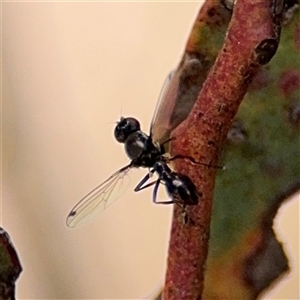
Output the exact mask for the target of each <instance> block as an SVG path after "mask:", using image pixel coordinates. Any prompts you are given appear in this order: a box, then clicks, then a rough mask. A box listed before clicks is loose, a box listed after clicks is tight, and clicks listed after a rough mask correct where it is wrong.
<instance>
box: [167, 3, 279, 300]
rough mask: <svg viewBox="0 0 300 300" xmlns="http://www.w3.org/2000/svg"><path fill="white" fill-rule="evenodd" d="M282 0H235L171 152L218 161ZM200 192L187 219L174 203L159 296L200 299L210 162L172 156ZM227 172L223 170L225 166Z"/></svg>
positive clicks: (267, 48)
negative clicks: (191, 161)
mask: <svg viewBox="0 0 300 300" xmlns="http://www.w3.org/2000/svg"><path fill="white" fill-rule="evenodd" d="M282 8H283V2H282V1H277V2H276V1H271V0H256V1H243V0H237V1H236V4H235V7H234V10H233V16H232V19H231V22H230V25H229V29H228V34H227V37H226V41H225V43H224V46H223V47H222V49H221V51H220V53H219V55H218V58H217V60H216V62H215V64H214V66H213V67H212V69H211V70H210V73H209V75H208V77H207V79H206V81H205V82H204V84H203V87H202V90H201V91H200V93H199V95H198V99H197V102H196V104H195V105H194V107H193V109H192V111H191V113H190V114H189V116H188V118H187V119H186V120H185V121H184V122H183V123H181V124H180V125H179V126H178V127H177V128H176V129H175V130H174V132H173V133H172V135H173V136H174V137H176V139H174V140H173V141H172V144H171V152H172V155H175V154H177V153H180V154H183V155H187V156H191V157H193V158H194V159H195V160H196V161H199V162H203V163H206V164H210V165H217V164H218V158H219V155H220V150H221V147H222V144H223V142H224V141H225V139H226V135H227V132H228V130H229V128H230V125H231V121H232V119H233V117H234V115H235V114H236V112H237V110H238V107H239V104H240V103H241V101H242V99H243V96H244V94H245V93H246V91H247V87H248V85H249V83H250V82H251V80H252V78H253V77H254V75H255V74H256V73H257V71H258V69H259V67H260V66H261V65H263V64H266V63H267V62H268V61H269V60H270V59H271V58H272V56H273V55H274V54H275V52H276V49H277V46H278V42H279V32H280V18H281V12H282ZM174 168H175V170H176V171H178V172H181V173H183V174H186V175H188V176H189V177H190V178H191V179H192V180H193V182H194V183H195V184H196V186H197V188H198V190H199V191H201V193H202V195H203V196H202V198H201V199H200V202H199V205H198V206H195V207H190V208H188V214H189V217H190V218H191V219H192V220H193V222H190V223H189V224H184V222H183V221H182V215H181V210H180V209H177V208H176V207H175V208H174V217H173V223H172V230H171V238H170V245H169V256H168V265H167V274H166V282H165V287H164V291H163V299H165V300H167V299H168V300H169V299H176V300H178V299H201V295H202V291H203V281H204V270H205V261H206V257H207V253H208V241H209V224H210V218H211V209H212V199H213V189H214V181H215V176H216V169H215V168H208V167H205V166H195V165H192V164H189V163H188V162H186V161H185V160H177V161H174ZM224 172H226V171H224Z"/></svg>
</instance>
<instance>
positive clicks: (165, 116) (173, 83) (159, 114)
mask: <svg viewBox="0 0 300 300" xmlns="http://www.w3.org/2000/svg"><path fill="white" fill-rule="evenodd" d="M174 75H175V76H174ZM177 85H178V76H176V74H175V71H172V72H170V74H169V75H168V77H167V78H166V79H165V82H164V84H163V87H162V89H161V91H160V94H159V97H158V101H157V104H156V108H155V112H154V115H153V118H152V122H151V127H150V135H151V137H152V138H153V140H154V141H155V142H158V143H160V144H162V143H163V142H164V139H165V140H167V139H168V135H170V134H169V133H168V131H169V130H168V129H169V128H170V127H171V124H170V118H169V116H170V112H172V111H173V110H174V105H175V98H176V94H177Z"/></svg>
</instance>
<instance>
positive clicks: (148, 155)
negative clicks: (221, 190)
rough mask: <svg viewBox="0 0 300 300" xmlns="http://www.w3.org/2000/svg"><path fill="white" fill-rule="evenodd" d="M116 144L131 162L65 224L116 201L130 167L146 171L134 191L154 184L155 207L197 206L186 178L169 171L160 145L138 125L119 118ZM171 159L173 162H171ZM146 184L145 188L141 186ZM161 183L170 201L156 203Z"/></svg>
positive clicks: (85, 200)
mask: <svg viewBox="0 0 300 300" xmlns="http://www.w3.org/2000/svg"><path fill="white" fill-rule="evenodd" d="M114 135H115V138H116V140H117V141H118V142H120V143H123V144H124V146H125V151H126V154H127V155H128V157H129V158H130V159H131V162H130V163H129V164H128V165H126V166H125V167H123V168H121V169H119V170H118V171H117V172H115V173H114V174H112V175H111V176H110V177H109V178H108V179H107V180H105V181H104V182H103V183H101V184H100V185H99V186H97V187H96V188H95V189H93V190H92V191H91V192H90V193H88V194H87V195H86V196H85V197H84V198H83V199H82V200H81V201H80V202H79V203H78V204H77V205H76V206H75V207H74V208H73V209H72V211H71V212H70V213H69V215H68V217H67V225H68V226H69V227H76V226H78V225H81V224H82V223H84V222H86V221H87V220H89V219H92V218H93V217H94V216H95V215H96V214H98V213H99V212H101V211H103V210H105V209H106V208H107V207H108V206H109V205H110V204H111V203H112V202H113V201H115V200H116V199H118V198H119V197H120V196H121V195H122V194H123V192H124V191H125V189H126V187H127V180H126V178H127V174H128V172H129V171H130V170H131V169H132V168H139V167H143V168H148V169H149V170H150V171H149V173H148V174H147V175H146V176H145V177H144V179H143V180H142V181H141V182H140V183H139V184H138V185H137V186H136V188H135V189H134V191H136V192H137V191H140V190H142V189H144V188H147V187H149V186H152V185H154V190H153V202H155V203H159V204H171V203H176V204H178V205H179V206H180V207H182V209H183V210H184V209H185V206H186V205H197V204H198V198H199V197H200V196H201V195H200V194H199V193H198V192H197V189H196V187H195V185H194V184H193V182H192V181H191V180H190V178H189V177H187V176H185V175H183V174H180V173H176V172H173V171H171V169H170V168H169V167H168V165H167V163H168V161H170V160H172V158H171V159H167V158H166V157H165V156H164V154H165V150H164V144H166V143H167V142H168V141H169V140H167V141H165V142H164V143H162V144H159V143H155V142H154V141H153V140H152V137H151V134H150V136H148V135H146V134H145V133H144V132H143V131H141V129H140V124H139V122H138V121H137V120H136V119H135V118H130V117H129V118H121V120H120V121H119V122H118V123H117V126H116V128H115V131H114ZM175 158H176V157H174V158H173V159H175ZM155 172H156V173H157V175H158V179H157V180H156V181H154V182H151V183H148V184H146V182H147V181H148V180H149V179H150V177H151V174H153V173H155ZM145 184H146V185H145ZM160 184H163V185H165V187H166V191H167V193H168V195H169V196H170V198H171V200H170V201H164V202H159V201H157V191H158V188H159V185H160Z"/></svg>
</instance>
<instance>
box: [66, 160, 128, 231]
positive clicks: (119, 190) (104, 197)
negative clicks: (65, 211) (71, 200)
mask: <svg viewBox="0 0 300 300" xmlns="http://www.w3.org/2000/svg"><path fill="white" fill-rule="evenodd" d="M131 167H132V166H131V164H129V165H127V166H125V167H123V168H121V169H120V170H118V171H117V172H115V173H114V174H112V175H111V176H110V177H109V178H108V179H107V180H105V181H104V182H102V183H101V184H100V185H98V186H97V187H96V188H94V189H93V190H92V191H91V192H89V193H88V194H87V195H86V196H85V197H83V198H82V199H81V200H80V201H79V202H78V203H77V204H76V205H75V207H74V208H73V209H72V210H71V212H70V213H69V215H68V217H67V221H66V223H67V226H68V227H71V228H74V227H78V226H80V225H82V224H83V223H85V222H87V221H89V220H91V219H93V218H94V217H95V216H96V215H97V214H99V213H100V212H102V211H103V210H105V209H106V208H107V207H108V206H109V205H111V204H112V203H113V202H114V201H115V200H117V199H118V198H120V197H121V196H122V194H123V193H124V192H125V190H126V189H127V187H128V184H129V177H128V176H127V173H128V172H129V170H131Z"/></svg>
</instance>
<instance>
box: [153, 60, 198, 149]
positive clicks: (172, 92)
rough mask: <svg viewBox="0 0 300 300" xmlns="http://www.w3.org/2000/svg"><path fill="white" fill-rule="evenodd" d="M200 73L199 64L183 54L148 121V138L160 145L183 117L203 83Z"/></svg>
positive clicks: (195, 98)
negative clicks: (151, 117)
mask: <svg viewBox="0 0 300 300" xmlns="http://www.w3.org/2000/svg"><path fill="white" fill-rule="evenodd" d="M202 73H203V64H202V63H201V61H200V60H199V59H197V58H195V57H190V56H189V55H185V57H184V58H183V60H182V61H181V63H180V64H179V66H178V68H177V69H176V70H175V71H173V72H171V73H170V74H169V76H168V77H167V79H166V81H165V84H164V86H163V88H162V91H161V93H160V96H159V100H158V103H157V106H156V109H155V113H154V116H153V119H152V122H151V128H150V135H151V137H152V139H153V141H154V142H158V143H159V144H162V143H164V142H165V141H166V140H168V139H169V137H170V134H171V132H172V131H173V130H174V129H175V128H176V127H177V126H178V125H179V124H180V123H181V122H182V121H184V120H185V119H186V118H187V116H188V115H189V113H190V111H191V109H192V108H193V105H194V104H195V102H196V100H197V96H198V93H199V90H200V89H201V86H202V83H203V81H204V78H203V76H202Z"/></svg>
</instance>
